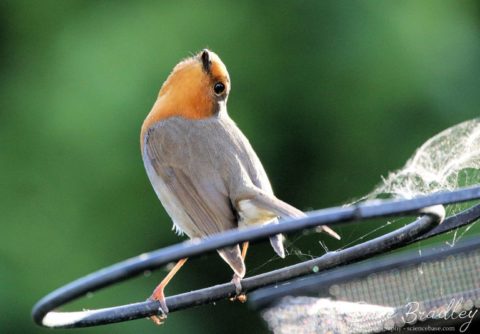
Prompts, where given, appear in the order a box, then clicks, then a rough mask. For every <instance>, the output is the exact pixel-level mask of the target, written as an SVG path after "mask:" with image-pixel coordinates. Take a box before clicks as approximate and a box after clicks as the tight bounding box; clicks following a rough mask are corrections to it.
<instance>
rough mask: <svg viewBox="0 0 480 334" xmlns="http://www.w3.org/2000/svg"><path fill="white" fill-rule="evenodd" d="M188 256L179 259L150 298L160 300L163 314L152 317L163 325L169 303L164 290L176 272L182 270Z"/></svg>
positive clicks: (158, 323) (157, 323) (155, 321)
mask: <svg viewBox="0 0 480 334" xmlns="http://www.w3.org/2000/svg"><path fill="white" fill-rule="evenodd" d="M187 260H188V258H184V259H181V260H179V261H178V262H177V263H176V264H175V266H174V267H173V268H172V269H171V270H170V271H169V272H168V274H167V276H165V278H164V279H163V280H162V281H161V282H160V284H159V285H157V287H156V288H155V290H153V293H152V295H151V296H150V297H149V298H148V300H156V301H159V302H160V308H161V310H162V313H163V314H162V315H160V316H159V315H152V316H151V317H150V319H151V320H152V321H153V322H154V323H155V324H156V325H161V324H162V323H163V322H164V321H165V319H166V318H167V314H168V307H167V303H166V302H165V294H164V293H163V290H164V289H165V287H166V286H167V284H168V283H169V282H170V280H171V279H172V278H173V276H175V274H176V273H177V272H178V271H179V270H180V268H181V267H182V266H183V265H184V264H185V262H187Z"/></svg>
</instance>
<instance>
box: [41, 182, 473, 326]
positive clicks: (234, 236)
mask: <svg viewBox="0 0 480 334" xmlns="http://www.w3.org/2000/svg"><path fill="white" fill-rule="evenodd" d="M478 198H480V187H472V188H465V189H460V190H456V191H453V192H442V193H435V194H432V195H428V196H421V197H417V198H414V199H410V200H393V201H385V202H375V203H362V204H358V205H355V206H352V207H340V208H331V209H325V210H320V211H315V212H312V213H310V214H309V216H308V217H305V218H301V219H297V220H288V221H284V222H282V223H280V224H276V225H268V226H264V227H256V228H251V229H245V230H233V231H227V232H225V233H222V234H219V235H215V236H212V237H209V238H206V239H204V240H202V241H187V242H184V243H181V244H178V245H174V246H170V247H166V248H164V249H162V250H158V251H154V252H151V253H147V254H143V255H140V256H138V257H135V258H132V259H129V260H126V261H123V262H120V263H118V264H115V265H113V266H110V267H108V268H105V269H102V270H99V271H97V272H95V273H93V274H90V275H87V276H85V277H83V278H81V279H78V280H76V281H74V282H72V283H70V284H67V285H65V286H64V287H61V288H59V289H57V290H55V291H53V292H52V293H50V294H49V295H47V296H45V297H44V298H42V299H41V300H40V301H39V302H38V303H37V304H36V305H35V306H34V308H33V312H32V315H33V318H34V320H35V322H36V323H37V324H39V325H42V326H46V327H52V328H62V327H63V328H67V327H85V326H94V325H99V324H106V323H113V322H119V321H126V320H132V319H137V318H141V317H146V316H149V315H152V314H156V313H157V312H158V303H157V302H143V303H135V304H130V305H125V306H119V307H113V308H107V309H100V310H92V311H84V312H51V311H52V310H53V309H55V308H57V307H59V306H61V305H64V304H66V303H67V302H69V301H72V300H74V299H76V298H78V297H80V296H83V295H84V294H86V293H87V292H91V291H96V290H98V289H100V288H102V287H105V286H108V285H110V284H113V283H116V282H120V281H123V280H125V279H127V278H130V277H132V276H135V275H138V274H141V273H143V272H144V271H145V270H152V269H154V268H157V267H159V266H161V265H163V264H166V263H168V262H171V261H174V260H177V259H180V258H183V257H192V256H198V255H199V254H203V253H205V252H207V251H213V250H215V249H217V248H221V247H225V246H228V245H233V244H236V243H239V242H242V241H246V240H251V241H253V240H258V239H265V238H267V237H269V236H271V235H274V234H277V233H289V232H293V231H296V230H301V229H305V228H312V227H315V226H319V225H323V224H331V225H332V224H335V223H340V222H346V221H351V220H359V219H367V218H377V217H382V216H387V215H390V216H392V215H405V214H408V213H413V212H418V211H419V210H420V209H421V208H423V207H427V206H432V205H436V204H450V203H455V202H463V201H469V200H473V199H478ZM427 217H428V216H427ZM427 220H428V219H427ZM423 221H424V220H422V219H421V220H419V222H423ZM415 224H416V223H415ZM409 226H410V225H409ZM415 226H416V225H415ZM400 230H402V229H400ZM400 230H397V231H400ZM397 231H394V232H392V233H395V232H397ZM404 232H405V231H403V232H402V233H404ZM420 232H422V233H424V232H426V230H423V229H421V230H420ZM420 234H421V233H417V234H415V236H418V235H420ZM387 236H391V234H388V235H386V236H383V237H387ZM408 237H409V238H411V236H408ZM375 240H377V239H375ZM392 240H394V239H392ZM392 240H391V241H392ZM402 242H404V241H402ZM394 244H395V242H394ZM362 245H363V244H362ZM358 246H360V245H358ZM365 246H366V247H369V246H371V243H370V244H368V243H367V244H366V245H365ZM354 247H357V246H354ZM352 248H353V247H351V248H349V249H346V250H344V251H349V250H350V249H352ZM384 250H385V248H383V249H382V251H384ZM344 251H342V252H344ZM338 253H340V252H338ZM335 254H336V253H327V254H326V255H325V256H323V257H321V258H320V259H322V260H321V261H327V262H331V263H337V262H335V261H333V260H332V258H331V257H332V256H333V255H335ZM341 254H344V253H341ZM315 260H319V259H315ZM315 260H312V261H315ZM332 261H333V262H332ZM342 261H345V259H343V260H342ZM306 263H307V265H310V264H309V263H310V261H308V262H306ZM302 264H303V263H302ZM302 264H298V265H295V266H292V267H288V268H284V269H285V271H289V270H296V269H295V268H297V267H298V266H299V265H302ZM337 264H342V262H338V263H337ZM286 269H288V270H286ZM323 269H325V268H323ZM280 270H283V269H280ZM295 272H297V274H296V275H297V276H298V275H300V274H301V273H299V272H298V271H295ZM304 272H305V271H304ZM271 274H273V275H276V274H278V271H275V272H272V273H267V274H262V275H258V276H255V277H251V278H247V279H245V280H243V281H242V285H243V287H244V288H245V290H246V291H250V290H251V289H252V286H251V285H250V286H249V284H252V283H251V282H252V280H253V279H260V280H263V279H265V277H267V278H268V277H271V276H269V275H271ZM282 277H283V278H280V279H281V280H284V279H287V278H284V277H286V276H282ZM267 281H268V279H267ZM276 281H278V280H276ZM264 282H266V281H264ZM270 283H271V282H270ZM270 283H262V284H261V285H259V286H263V285H265V284H270ZM209 289H214V290H215V295H213V294H211V295H209V294H210V293H211V290H209ZM232 291H234V289H233V284H222V285H219V286H215V287H212V288H207V289H202V290H198V291H194V292H192V293H193V295H194V296H196V297H201V298H199V299H198V300H193V302H192V299H191V296H192V295H191V294H192V293H189V294H181V295H177V296H174V297H169V298H167V305H168V306H169V309H170V311H174V310H179V309H182V308H185V307H187V306H194V305H199V304H203V303H205V302H209V301H213V300H218V298H224V297H218V296H220V295H222V296H230V295H232Z"/></svg>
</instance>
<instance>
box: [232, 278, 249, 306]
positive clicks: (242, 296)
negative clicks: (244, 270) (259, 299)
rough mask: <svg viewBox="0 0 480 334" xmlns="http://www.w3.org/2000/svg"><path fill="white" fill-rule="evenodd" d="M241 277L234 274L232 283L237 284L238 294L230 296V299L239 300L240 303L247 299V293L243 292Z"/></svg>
mask: <svg viewBox="0 0 480 334" xmlns="http://www.w3.org/2000/svg"><path fill="white" fill-rule="evenodd" d="M241 280H242V279H241V278H240V276H238V275H237V274H234V275H233V278H232V283H233V284H234V285H235V293H236V295H235V296H233V297H232V298H230V301H232V302H233V301H235V300H238V301H239V302H240V303H245V302H246V301H247V295H246V294H245V293H243V292H242V284H241Z"/></svg>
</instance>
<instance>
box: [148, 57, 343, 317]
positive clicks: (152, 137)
mask: <svg viewBox="0 0 480 334" xmlns="http://www.w3.org/2000/svg"><path fill="white" fill-rule="evenodd" d="M230 90H231V82H230V76H229V73H228V71H227V68H226V66H225V64H224V63H223V62H222V60H221V59H220V57H219V56H218V55H217V54H216V53H215V52H213V51H210V50H208V49H203V50H202V51H200V52H198V53H196V54H195V55H193V56H191V57H189V58H186V59H184V60H182V61H180V62H179V63H178V64H177V65H176V66H175V67H174V68H173V71H172V72H171V73H170V75H169V76H168V78H167V79H166V81H165V82H164V83H163V85H162V87H161V89H160V92H159V94H158V96H157V99H156V101H155V103H154V105H153V107H152V109H151V110H150V112H149V113H148V115H147V117H146V118H145V120H144V122H143V124H142V127H141V133H140V142H141V153H142V159H143V163H144V166H145V170H146V173H147V176H148V178H149V180H150V182H151V184H152V186H153V189H154V191H155V193H156V195H157V196H158V198H159V200H160V202H161V203H162V205H163V207H164V208H165V210H166V212H167V213H168V215H169V216H170V218H171V219H172V221H173V229H174V230H176V232H178V233H180V234H182V233H184V234H186V235H187V236H188V237H189V238H191V239H196V238H205V237H208V236H210V235H213V234H217V233H221V232H223V231H227V230H231V229H237V228H244V227H247V226H253V225H264V224H276V223H278V219H279V218H300V217H305V216H306V214H305V213H304V212H302V211H300V210H298V209H297V208H295V207H293V206H291V205H289V204H287V203H286V202H284V201H282V200H280V199H278V198H277V197H275V195H274V193H273V190H272V186H271V184H270V181H269V179H268V176H267V174H266V172H265V169H264V168H263V166H262V163H261V162H260V159H259V158H258V156H257V154H256V153H255V151H254V149H253V148H252V145H251V144H250V142H249V141H248V139H247V138H246V136H245V135H244V134H243V133H242V131H241V130H240V129H239V128H238V126H237V125H236V123H235V122H234V121H233V120H232V119H231V118H230V116H229V114H228V112H227V100H228V97H229V93H230ZM322 229H323V231H325V232H327V233H328V234H330V235H331V236H333V237H334V238H337V239H340V236H339V235H338V234H337V233H336V232H334V231H333V230H332V229H330V228H329V227H328V226H323V227H322ZM283 239H284V238H283V236H282V235H281V234H278V235H275V236H272V237H270V244H271V246H272V247H273V250H274V251H275V252H276V253H277V254H278V255H279V256H280V257H281V258H284V257H285V250H284V246H283ZM247 248H248V242H244V243H243V244H242V249H240V245H238V244H237V245H234V246H231V247H224V248H222V249H218V250H217V252H218V253H219V255H220V256H221V258H222V259H223V260H224V261H225V262H226V263H227V264H228V265H229V266H230V267H231V269H232V270H233V272H234V275H233V279H232V282H233V283H234V284H235V287H236V291H237V295H239V294H240V292H241V284H240V282H241V279H242V278H243V277H244V276H245V272H246V267H245V262H244V259H245V256H246V253H247ZM186 261H187V259H181V260H179V261H178V262H177V264H176V265H175V266H174V267H173V268H172V269H171V271H170V272H169V273H168V274H167V276H166V277H165V278H164V279H163V280H162V281H161V282H160V284H159V285H158V286H157V287H156V288H155V290H154V291H153V293H152V295H151V296H150V298H149V300H155V301H158V302H159V305H160V308H161V310H159V311H161V313H162V316H152V317H151V319H152V320H153V321H154V322H155V323H156V324H161V323H163V321H164V320H165V317H166V315H167V313H168V307H167V305H166V302H165V295H164V289H165V286H166V285H167V284H168V283H169V282H170V280H171V279H172V278H173V276H174V275H175V274H176V273H177V272H178V270H179V269H180V268H181V267H182V266H183V265H184V264H185V262H186Z"/></svg>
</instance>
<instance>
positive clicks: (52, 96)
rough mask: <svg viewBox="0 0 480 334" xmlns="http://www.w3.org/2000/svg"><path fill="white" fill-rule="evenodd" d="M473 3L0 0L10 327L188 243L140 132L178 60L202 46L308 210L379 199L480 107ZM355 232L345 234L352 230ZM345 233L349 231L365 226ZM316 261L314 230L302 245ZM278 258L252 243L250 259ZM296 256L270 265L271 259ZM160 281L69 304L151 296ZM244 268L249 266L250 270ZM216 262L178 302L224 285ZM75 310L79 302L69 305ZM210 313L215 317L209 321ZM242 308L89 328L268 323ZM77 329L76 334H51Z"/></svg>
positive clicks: (254, 137)
mask: <svg viewBox="0 0 480 334" xmlns="http://www.w3.org/2000/svg"><path fill="white" fill-rule="evenodd" d="M479 9H480V8H479V7H478V4H477V3H476V2H475V1H458V0H451V1H441V2H440V1H421V2H420V1H355V2H351V1H333V0H332V1H261V2H260V1H237V2H234V1H231V2H227V1H172V2H168V3H167V2H165V1H129V2H127V1H123V2H120V1H118V2H114V1H59V0H58V1H36V2H34V1H4V2H2V4H0V57H1V58H0V59H1V62H0V71H1V76H0V154H1V164H0V186H1V187H0V205H1V207H0V209H1V211H0V212H1V222H2V225H1V226H2V228H3V231H2V233H1V236H2V239H1V243H0V259H1V266H0V277H1V280H0V282H1V286H0V291H1V299H2V301H1V304H0V314H1V315H2V316H1V318H2V319H3V320H2V321H0V332H2V333H14V332H19V333H20V332H21V333H38V332H44V331H46V330H42V329H40V328H38V327H36V326H34V325H33V323H32V321H31V320H30V309H31V307H32V305H33V304H34V302H35V301H37V300H38V299H39V298H40V297H42V296H43V295H44V294H46V293H47V292H49V291H51V290H53V289H55V288H57V287H59V286H61V285H63V284H65V283H67V282H69V281H71V280H72V279H75V278H77V277H80V276H83V275H85V274H87V273H89V272H91V271H94V270H96V269H98V268H101V267H103V266H105V265H108V264H111V263H113V262H117V261H120V260H122V259H124V258H127V257H130V256H134V255H136V254H139V253H142V252H145V251H149V250H153V249H156V248H159V247H163V246H166V245H169V244H172V243H175V242H178V241H180V240H182V239H181V238H179V237H177V236H175V235H174V233H173V232H172V231H171V230H170V228H171V223H170V220H169V218H168V217H167V215H166V214H165V212H164V210H163V208H162V207H161V205H160V203H159V202H158V200H157V199H156V197H155V195H154V193H153V191H152V189H151V186H150V184H149V182H148V180H147V178H146V175H145V172H144V169H143V165H142V161H141V158H140V152H139V129H140V126H141V124H142V121H143V119H144V117H145V116H146V114H147V112H148V111H149V109H150V107H151V105H152V104H153V102H154V100H155V97H156V94H157V92H158V89H159V88H160V86H161V84H162V82H163V80H164V79H165V78H166V76H167V75H168V73H169V71H170V70H171V69H172V68H173V66H174V65H175V64H176V63H177V62H178V61H179V60H180V59H181V58H184V57H187V56H189V55H190V54H191V53H192V52H196V51H198V50H200V49H202V48H204V47H209V48H211V49H212V50H214V51H215V52H217V53H218V54H219V55H220V56H221V57H222V59H223V60H224V62H225V63H226V64H227V67H228V69H229V71H230V75H231V78H232V81H233V85H232V93H231V96H230V99H229V113H230V115H231V116H232V118H233V119H235V120H236V121H237V123H238V124H239V126H240V127H241V129H243V130H244V132H245V133H246V135H247V136H248V137H249V138H250V140H251V142H252V144H253V146H254V147H255V148H256V150H257V152H258V154H259V156H260V158H261V159H262V161H263V163H264V165H265V167H266V169H267V171H268V173H269V175H270V177H271V180H272V183H273V185H274V188H275V189H276V192H277V195H278V196H279V197H280V198H282V199H284V200H286V201H288V202H290V203H292V204H294V205H296V206H297V207H299V208H301V209H309V208H320V207H325V206H331V205H340V204H342V203H345V202H347V201H349V200H350V199H352V198H356V197H360V196H361V195H363V194H365V193H367V192H368V191H370V190H371V189H372V188H373V187H374V186H375V185H376V184H377V183H378V182H380V176H381V175H386V174H387V173H388V171H389V170H393V169H396V168H399V167H401V166H402V165H403V163H404V162H405V161H406V159H407V158H408V157H409V156H410V155H411V154H412V153H413V152H414V150H415V148H416V147H418V146H419V145H421V144H422V143H423V142H424V141H425V140H426V139H428V138H429V137H431V136H432V135H434V134H435V133H437V132H439V131H440V130H442V129H444V128H447V127H449V126H451V125H453V124H455V123H458V122H460V121H463V120H465V119H469V118H473V117H477V116H478V106H479V105H480V95H479V94H478V92H479V88H480V62H479V59H480V43H479V38H478V37H479V33H480V31H479V22H480V21H479V19H480V16H479V13H480V10H479ZM347 231H348V232H347ZM350 231H352V228H351V227H343V228H339V232H340V233H341V234H344V237H345V238H344V241H342V242H340V243H335V242H333V241H331V240H327V245H328V246H329V247H331V248H335V247H338V246H340V245H342V244H343V242H348V241H351V240H353V239H354V237H355V236H358V235H361V234H362V233H363V232H365V231H364V230H363V229H362V228H358V227H357V228H354V229H353V231H354V232H350ZM295 246H296V247H300V248H301V249H302V250H303V251H304V252H311V253H312V254H314V255H319V254H321V253H322V251H323V250H322V248H321V247H320V246H319V244H318V235H316V236H315V237H314V238H313V237H312V236H309V237H308V238H304V239H300V241H299V242H297V243H296V244H295ZM272 257H273V252H272V251H271V250H270V249H269V248H268V247H266V245H255V246H253V247H252V248H251V251H250V254H249V258H248V261H247V268H248V269H253V268H255V267H256V266H257V267H258V266H260V265H261V264H262V263H264V262H265V261H267V260H269V259H271V258H272ZM289 260H290V261H295V260H297V259H296V258H295V257H293V258H292V257H290V259H287V260H286V261H279V260H276V261H274V264H276V265H277V266H279V265H284V264H285V263H289ZM163 274H164V273H163V272H161V271H158V272H155V273H154V274H153V275H152V276H150V277H141V278H138V279H136V280H134V281H133V282H128V283H124V284H122V285H120V286H118V287H114V288H112V289H109V290H108V291H107V290H106V291H101V292H99V293H96V294H94V296H93V297H92V298H88V299H83V300H82V301H79V302H77V303H75V305H73V306H74V307H77V308H81V307H85V308H93V307H102V306H109V305H114V304H119V303H128V302H134V301H139V300H143V299H145V298H146V297H147V296H148V295H149V294H150V292H151V290H152V289H153V287H154V286H155V285H156V283H157V282H158V281H159V280H160V278H161V277H162V275H163ZM247 275H248V272H247ZM230 276H231V273H230V269H229V268H228V267H227V266H226V265H225V264H224V263H223V262H222V261H221V260H220V259H219V258H218V256H216V255H210V256H208V257H205V258H202V259H199V260H196V261H192V263H188V264H187V266H186V267H185V268H184V269H182V271H181V272H180V273H179V274H178V277H176V279H175V280H174V281H173V283H172V284H171V285H170V286H169V287H168V288H167V291H166V292H167V294H175V293H179V292H181V291H185V290H189V289H194V288H199V287H203V286H207V285H212V284H216V283H220V282H224V281H226V280H229V279H230ZM73 306H72V307H73ZM207 319H208V320H207ZM263 326H264V325H263V324H262V322H261V321H260V320H259V317H258V315H257V314H256V313H255V312H253V311H250V310H249V309H248V308H247V307H246V306H245V305H237V304H232V303H229V302H226V301H225V302H222V303H221V307H219V306H218V305H217V306H208V307H205V308H199V309H194V310H189V311H186V312H180V313H178V314H172V315H171V316H170V317H169V320H168V322H167V324H166V325H165V327H164V328H161V329H158V328H155V327H154V326H153V325H152V324H151V323H149V322H148V321H146V320H145V321H142V320H139V321H134V322H129V323H125V324H118V325H113V326H108V327H102V328H101V329H87V330H84V331H82V332H88V333H98V332H102V333H130V332H131V333H138V332H144V333H157V332H159V331H168V332H169V333H173V332H177V333H186V332H187V331H188V332H194V333H201V332H205V333H210V332H226V331H228V332H229V333H231V334H233V333H245V332H252V333H260V332H266V328H265V327H263ZM57 332H58V333H70V331H57Z"/></svg>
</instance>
